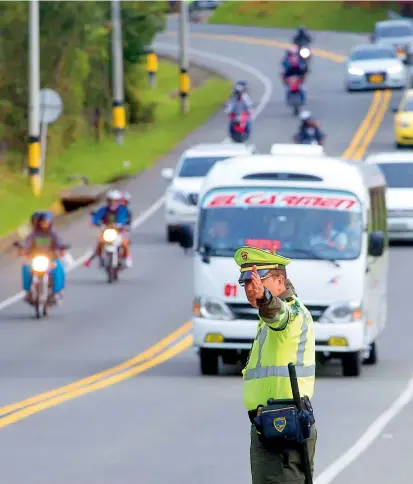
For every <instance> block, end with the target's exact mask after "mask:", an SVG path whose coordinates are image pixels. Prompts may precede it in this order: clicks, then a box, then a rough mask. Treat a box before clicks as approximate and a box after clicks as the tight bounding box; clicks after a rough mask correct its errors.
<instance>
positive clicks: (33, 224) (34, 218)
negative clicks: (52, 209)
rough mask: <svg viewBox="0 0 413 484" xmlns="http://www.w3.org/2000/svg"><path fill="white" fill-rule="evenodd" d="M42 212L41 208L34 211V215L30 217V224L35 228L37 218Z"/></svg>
mask: <svg viewBox="0 0 413 484" xmlns="http://www.w3.org/2000/svg"><path fill="white" fill-rule="evenodd" d="M42 213H43V212H42V211H39V210H38V211H37V212H33V214H32V216H31V217H30V224H31V226H32V227H33V228H34V227H36V223H37V219H38V218H39V216H40V215H41V214H42Z"/></svg>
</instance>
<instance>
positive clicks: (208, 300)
mask: <svg viewBox="0 0 413 484" xmlns="http://www.w3.org/2000/svg"><path fill="white" fill-rule="evenodd" d="M193 314H194V316H198V317H200V318H207V319H220V320H223V321H230V320H232V319H234V315H233V314H232V312H231V310H230V309H229V308H228V306H227V305H226V304H225V303H224V302H222V301H221V300H220V299H215V298H212V297H197V298H195V299H194V303H193Z"/></svg>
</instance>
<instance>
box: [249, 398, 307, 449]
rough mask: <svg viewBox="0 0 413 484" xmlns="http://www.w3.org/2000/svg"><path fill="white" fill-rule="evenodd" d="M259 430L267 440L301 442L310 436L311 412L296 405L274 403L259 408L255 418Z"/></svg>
mask: <svg viewBox="0 0 413 484" xmlns="http://www.w3.org/2000/svg"><path fill="white" fill-rule="evenodd" d="M254 422H255V427H256V429H257V432H258V433H259V434H260V435H261V436H262V437H264V439H265V440H267V441H270V440H275V439H277V440H279V441H280V440H284V441H285V440H287V441H290V442H297V443H301V442H303V441H304V440H306V439H308V437H309V436H310V414H309V412H308V411H307V410H298V409H297V407H296V406H295V405H285V404H272V405H268V406H266V407H264V406H261V407H259V408H258V411H257V416H256V417H255V419H254Z"/></svg>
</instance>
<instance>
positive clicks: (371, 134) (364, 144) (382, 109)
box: [353, 89, 391, 161]
mask: <svg viewBox="0 0 413 484" xmlns="http://www.w3.org/2000/svg"><path fill="white" fill-rule="evenodd" d="M382 99H383V102H382V104H381V105H380V108H379V110H378V111H377V114H376V116H375V118H374V119H373V122H372V124H371V127H370V129H369V130H368V131H367V133H366V135H365V137H364V139H363V141H362V142H361V143H360V146H359V148H358V150H357V151H356V152H355V153H354V155H353V160H356V161H358V160H361V158H362V157H363V155H364V153H365V152H366V150H367V148H368V147H369V144H370V143H371V141H372V140H373V138H374V135H375V134H376V132H377V130H378V129H379V127H380V125H381V122H382V121H383V118H384V115H385V114H386V111H387V107H388V105H389V102H390V99H391V91H390V90H389V89H387V90H386V91H384V96H383V97H382Z"/></svg>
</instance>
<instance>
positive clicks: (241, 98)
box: [226, 83, 252, 134]
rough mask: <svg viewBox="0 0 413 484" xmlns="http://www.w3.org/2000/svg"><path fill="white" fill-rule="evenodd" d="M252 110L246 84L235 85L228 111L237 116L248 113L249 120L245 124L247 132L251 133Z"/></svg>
mask: <svg viewBox="0 0 413 484" xmlns="http://www.w3.org/2000/svg"><path fill="white" fill-rule="evenodd" d="M251 111H252V101H251V98H250V96H249V94H248V93H246V92H245V89H244V86H243V85H242V84H240V83H237V85H236V86H235V89H234V92H233V93H232V97H231V99H230V101H229V103H228V106H227V109H226V112H227V113H228V114H234V115H235V116H240V115H241V114H243V113H247V115H248V120H247V124H246V126H245V130H246V132H247V133H248V134H249V131H250V116H251Z"/></svg>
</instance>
